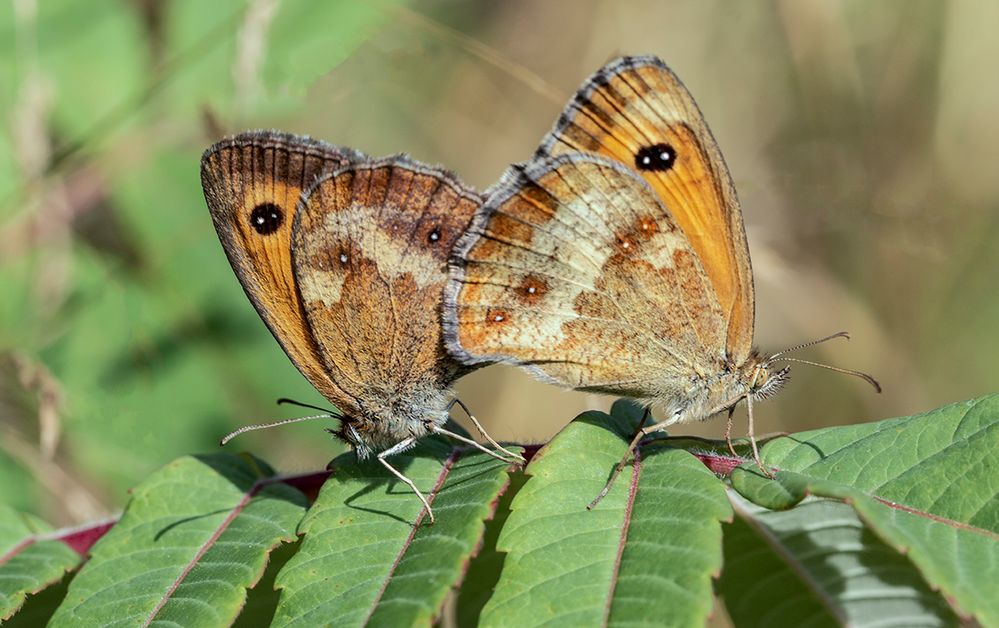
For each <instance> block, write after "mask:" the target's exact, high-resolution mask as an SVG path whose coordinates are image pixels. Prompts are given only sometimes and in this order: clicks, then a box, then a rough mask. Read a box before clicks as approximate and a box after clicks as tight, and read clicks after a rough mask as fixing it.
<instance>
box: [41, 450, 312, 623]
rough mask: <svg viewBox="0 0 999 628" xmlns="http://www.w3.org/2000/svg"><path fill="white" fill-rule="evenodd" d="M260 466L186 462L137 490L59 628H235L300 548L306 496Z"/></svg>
mask: <svg viewBox="0 0 999 628" xmlns="http://www.w3.org/2000/svg"><path fill="white" fill-rule="evenodd" d="M269 476H270V471H269V470H268V469H266V468H262V463H260V462H259V461H257V460H256V459H254V458H250V457H236V456H229V455H214V456H200V457H184V458H180V459H178V460H175V461H174V462H172V463H170V464H169V465H167V466H166V467H165V468H163V469H161V470H160V471H158V472H156V473H155V474H153V475H152V476H151V477H149V478H148V479H147V480H146V481H145V482H143V483H142V484H140V485H139V486H138V487H137V488H136V489H135V491H134V494H133V496H132V499H131V501H130V502H129V504H128V506H127V507H126V509H125V512H124V514H123V515H122V517H121V520H120V521H119V523H118V524H117V525H116V526H115V527H114V528H112V529H111V531H110V532H108V534H107V535H105V536H104V538H102V539H101V540H100V541H99V542H98V543H97V544H96V545H95V546H94V548H93V551H92V557H91V559H90V561H89V562H88V563H87V564H86V565H85V566H84V568H83V569H82V570H80V573H79V574H77V576H76V578H74V580H73V582H72V584H71V585H70V587H69V592H68V594H67V595H66V599H65V601H64V602H63V604H62V605H61V606H60V607H59V609H58V610H57V611H56V614H55V616H54V617H53V618H52V622H51V623H52V625H53V626H70V625H74V626H79V625H91V626H92V625H130V624H133V623H143V622H151V621H154V620H155V621H157V622H159V621H162V622H173V623H176V624H177V625H183V626H216V625H219V624H226V623H230V622H232V620H233V619H234V618H235V617H236V616H237V615H238V614H239V612H240V609H241V608H242V606H243V603H244V600H245V598H246V588H247V587H250V586H253V584H254V583H255V582H256V581H257V579H258V578H259V577H260V575H261V573H262V572H263V570H264V566H265V564H266V561H267V556H268V554H269V552H270V550H271V549H272V548H274V547H275V546H276V545H278V544H280V543H282V542H289V541H292V540H294V539H295V533H294V529H295V526H296V525H297V524H298V523H299V521H301V518H302V515H303V513H304V511H305V497H304V495H302V494H301V493H300V492H299V491H297V490H295V489H293V488H291V487H290V486H287V485H285V484H281V483H280V482H279V481H277V480H276V479H275V478H272V477H269Z"/></svg>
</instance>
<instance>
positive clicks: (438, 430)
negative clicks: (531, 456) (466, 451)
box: [430, 427, 524, 462]
mask: <svg viewBox="0 0 999 628" xmlns="http://www.w3.org/2000/svg"><path fill="white" fill-rule="evenodd" d="M430 429H431V431H432V432H434V433H435V434H441V435H443V436H448V437H450V438H453V439H455V440H457V441H461V442H462V443H465V444H467V445H471V446H472V447H475V448H476V449H478V450H479V451H481V452H483V453H486V454H489V455H490V456H492V457H493V458H496V459H497V460H502V461H503V462H522V461H523V460H524V459H523V458H522V457H520V456H517V455H516V454H514V453H511V452H508V451H506V450H505V449H503V448H502V447H501V448H500V449H503V451H504V452H506V453H508V454H510V455H511V456H515V457H514V458H513V460H511V459H509V458H504V457H503V456H501V455H500V454H498V453H496V452H495V451H493V450H491V449H486V448H485V447H483V446H482V444H480V443H477V442H475V441H474V440H472V439H471V438H465V437H464V436H462V435H461V434H455V433H454V432H451V431H449V430H446V429H444V428H443V427H431V428H430Z"/></svg>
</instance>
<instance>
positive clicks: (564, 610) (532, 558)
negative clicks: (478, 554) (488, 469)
mask: <svg viewBox="0 0 999 628" xmlns="http://www.w3.org/2000/svg"><path fill="white" fill-rule="evenodd" d="M640 417H641V410H640V409H638V408H637V407H636V406H634V405H632V404H629V403H626V402H618V403H616V404H615V405H614V408H613V410H612V412H611V415H607V414H604V413H601V412H587V413H584V414H582V415H580V416H579V417H577V419H576V420H575V421H574V422H573V423H571V424H570V425H569V426H568V427H566V428H565V429H564V430H562V432H561V433H559V435H558V436H556V437H555V439H554V440H553V441H552V442H551V443H549V444H548V445H547V446H546V447H545V448H544V449H542V450H541V451H540V452H539V453H538V454H537V455H536V456H535V457H534V459H533V460H532V461H531V464H530V465H529V466H528V468H527V473H528V475H529V479H528V481H527V483H526V485H525V486H524V487H523V488H522V489H521V490H520V492H519V493H518V494H517V497H516V498H515V499H514V500H513V504H512V506H511V509H512V512H511V514H510V517H509V519H508V520H507V524H506V526H505V527H504V529H503V531H502V533H501V534H500V538H499V542H498V549H499V550H500V551H505V552H507V553H508V554H507V557H506V561H505V563H504V565H503V573H502V575H501V576H500V579H499V582H498V583H497V584H496V590H495V593H494V594H493V597H492V599H491V600H490V601H489V603H488V604H487V605H486V607H485V608H484V609H483V611H482V625H483V626H501V625H503V626H506V625H517V626H536V625H541V624H548V623H561V624H565V625H585V626H595V625H603V624H605V623H609V624H614V625H617V624H624V623H629V622H639V623H641V622H646V621H648V620H649V618H651V617H655V618H657V621H661V622H667V623H671V624H676V625H701V624H703V623H704V622H705V621H706V619H707V617H708V614H709V613H710V611H711V608H712V591H711V578H712V576H714V575H715V574H717V572H718V571H719V570H720V569H721V525H720V523H719V521H720V520H722V519H725V518H728V517H729V516H730V514H731V508H730V506H729V503H728V500H727V499H726V498H725V491H724V488H723V486H722V484H721V482H719V481H718V480H717V478H715V477H714V476H713V475H712V474H711V473H710V472H709V471H707V469H705V467H704V465H703V464H701V463H700V462H699V461H698V460H696V459H695V458H694V457H693V456H691V455H690V454H688V453H686V452H683V451H678V450H673V449H667V448H665V447H663V446H661V445H658V446H647V447H643V448H642V452H641V458H640V460H641V461H640V464H639V465H637V466H632V467H628V468H627V469H626V470H625V472H624V473H622V474H621V477H620V478H618V481H617V483H616V484H615V485H614V488H613V489H612V490H611V492H610V493H608V495H607V496H606V497H605V498H604V500H603V501H602V502H600V504H599V506H598V507H597V508H596V509H594V510H593V511H588V510H586V504H587V503H588V502H589V501H590V500H592V499H593V497H594V496H595V495H596V494H597V492H599V491H600V489H601V488H602V487H603V485H604V482H605V481H606V480H607V477H608V474H609V473H610V470H611V469H612V468H613V466H614V465H615V464H616V463H617V462H618V460H619V459H620V458H621V456H622V455H623V454H624V452H625V450H626V449H627V441H628V437H629V436H630V435H631V434H632V433H633V432H634V430H635V426H636V425H637V422H638V421H639V420H640Z"/></svg>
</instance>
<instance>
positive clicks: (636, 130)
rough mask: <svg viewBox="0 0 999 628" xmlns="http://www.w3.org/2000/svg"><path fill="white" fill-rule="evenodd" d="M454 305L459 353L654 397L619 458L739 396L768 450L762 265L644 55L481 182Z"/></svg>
mask: <svg viewBox="0 0 999 628" xmlns="http://www.w3.org/2000/svg"><path fill="white" fill-rule="evenodd" d="M444 307H445V309H444V327H445V332H444V337H445V341H446V342H447V346H448V349H449V350H450V351H451V353H452V354H453V355H454V356H455V357H456V358H457V359H458V360H460V361H461V362H463V363H465V364H469V365H472V364H479V363H482V362H490V361H501V362H507V363H512V364H517V365H520V366H523V367H524V368H526V369H527V370H529V371H530V372H532V373H533V374H535V375H536V376H538V377H539V378H541V379H543V380H544V381H548V382H551V383H554V384H558V385H561V386H566V387H570V388H575V389H579V390H587V391H596V392H603V393H613V394H618V395H627V396H631V397H636V398H639V399H641V400H643V402H645V403H646V404H647V405H655V406H657V407H658V408H659V409H661V411H662V412H663V413H664V415H665V418H664V419H663V420H661V421H659V422H658V423H655V424H654V425H650V426H646V427H642V428H641V429H640V431H639V432H638V433H637V434H636V435H635V438H634V439H633V441H632V443H631V446H630V447H629V450H628V455H626V457H625V460H622V464H621V465H619V466H618V471H620V468H621V466H623V464H624V462H625V461H626V460H627V458H628V457H629V456H630V454H631V451H632V450H633V449H634V448H635V447H636V446H637V445H638V443H639V441H640V440H641V438H642V437H643V436H645V435H647V434H650V433H652V432H655V431H658V430H662V429H664V428H666V427H667V426H670V425H673V424H677V423H687V422H691V421H700V420H704V419H707V418H709V417H710V416H712V415H714V414H716V413H719V412H722V411H725V410H728V411H729V417H730V419H731V411H732V410H734V408H735V406H736V404H738V402H739V401H741V400H743V399H745V400H746V402H747V405H748V407H749V410H750V437H751V443H752V447H753V452H754V457H755V458H756V460H757V461H759V454H758V452H757V449H756V442H755V439H754V438H752V434H753V429H752V403H753V401H754V400H760V399H763V398H765V397H767V396H768V395H771V394H773V393H774V392H776V391H777V390H778V389H779V388H780V386H781V385H782V384H783V383H784V382H785V381H786V380H787V377H788V372H789V367H784V368H781V369H779V370H776V371H775V370H773V368H772V364H773V363H774V362H775V361H776V360H778V359H780V360H790V359H789V358H783V357H781V356H782V353H779V354H776V355H773V356H769V357H764V356H762V355H761V354H759V353H758V352H757V351H755V350H754V349H753V348H752V344H753V323H754V321H753V319H754V311H755V310H754V291H753V274H752V268H751V265H750V261H749V249H748V246H747V243H746V234H745V229H744V228H743V222H742V214H741V211H740V209H739V202H738V199H737V198H736V193H735V189H734V187H733V185H732V179H731V177H730V176H729V173H728V169H727V168H726V167H725V163H724V161H723V160H722V156H721V154H720V153H719V151H718V147H717V144H716V143H715V140H714V138H713V137H712V136H711V132H710V131H709V130H708V128H707V126H706V124H705V122H704V119H703V117H702V116H701V113H700V111H699V110H698V108H697V106H696V105H695V104H694V101H693V99H692V98H691V96H690V94H689V93H688V92H687V90H686V89H685V88H684V86H683V85H682V84H681V83H680V81H679V80H678V79H677V78H676V76H675V75H674V74H673V73H672V72H671V71H670V70H669V69H668V68H667V67H666V66H665V65H664V64H663V62H662V61H660V60H659V59H658V58H656V57H651V56H645V57H624V58H621V59H618V60H616V61H613V62H612V63H610V64H608V65H606V66H605V67H603V68H602V69H600V70H599V71H597V72H596V73H595V74H594V75H593V76H592V77H590V78H589V79H588V80H587V81H586V82H585V83H584V84H583V86H582V88H581V89H580V90H579V91H578V92H577V94H576V96H575V97H574V98H573V99H572V100H571V101H570V102H569V104H568V106H567V107H566V109H565V111H564V112H563V113H562V115H561V116H560V118H559V120H558V122H557V124H556V125H555V128H554V129H553V130H552V131H551V132H550V133H549V134H548V135H547V136H546V137H545V138H544V140H543V141H542V143H541V147H540V148H539V149H538V150H537V152H536V153H535V155H534V157H533V158H532V159H531V160H530V161H528V162H526V163H524V164H520V165H515V166H513V167H512V168H511V169H510V170H509V171H508V172H507V173H506V174H505V175H504V177H503V179H502V180H501V181H500V182H499V183H498V184H497V185H496V186H494V187H493V188H492V189H491V190H490V191H489V192H488V193H487V198H486V201H485V203H484V204H483V205H482V207H481V208H480V209H479V210H478V211H477V212H476V214H475V217H474V218H473V220H472V224H471V226H470V227H469V229H468V231H467V233H466V234H465V235H464V236H462V238H461V239H460V240H459V241H458V243H457V244H456V246H455V251H454V253H453V255H452V259H451V277H450V279H449V282H448V285H447V288H446V290H445V305H444ZM839 335H842V334H836V335H834V336H831V337H835V336H839ZM820 342H821V341H820ZM790 361H794V360H790ZM836 370H842V369H836ZM849 372H850V373H852V374H855V375H860V376H861V377H864V378H866V379H868V381H870V382H871V383H872V384H875V386H877V384H876V382H874V380H873V379H870V378H869V376H866V375H863V374H860V373H856V372H853V371H849ZM726 436H727V432H726ZM730 446H731V444H730ZM761 468H762V466H761ZM615 476H616V473H615ZM612 479H613V478H612ZM609 486H610V483H608V486H607V487H605V492H606V490H607V488H609ZM603 494H604V493H601V496H602V495H603ZM598 500H599V497H598ZM596 501H597V500H595V501H594V504H595V503H596Z"/></svg>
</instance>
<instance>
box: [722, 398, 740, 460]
mask: <svg viewBox="0 0 999 628" xmlns="http://www.w3.org/2000/svg"><path fill="white" fill-rule="evenodd" d="M733 414H735V406H732V407H731V408H729V409H728V418H727V419H725V444H726V445H728V450H729V451H730V452H732V456H733V457H735V458H738V457H739V454H737V453H735V446H734V445H733V444H732V415H733Z"/></svg>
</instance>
